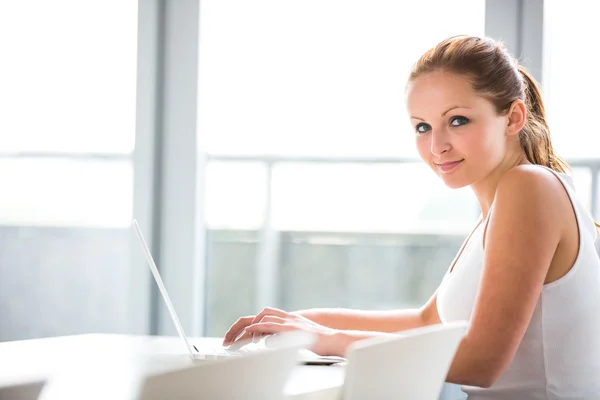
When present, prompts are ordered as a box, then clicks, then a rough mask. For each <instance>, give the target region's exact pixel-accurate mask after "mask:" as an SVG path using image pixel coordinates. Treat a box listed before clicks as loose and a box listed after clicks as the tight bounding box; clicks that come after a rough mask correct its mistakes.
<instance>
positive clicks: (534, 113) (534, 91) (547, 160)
mask: <svg viewBox="0 0 600 400" xmlns="http://www.w3.org/2000/svg"><path fill="white" fill-rule="evenodd" d="M517 68H518V70H519V72H520V73H521V76H522V77H523V85H524V87H525V105H526V106H527V114H528V115H527V122H526V123H525V126H524V127H523V130H522V131H521V132H520V134H519V140H520V142H521V147H522V148H523V151H524V152H525V155H526V156H527V159H528V160H529V161H530V162H531V163H533V164H538V165H543V166H545V167H548V168H550V169H553V170H554V171H556V172H562V173H566V172H567V170H569V169H570V168H569V164H567V162H566V161H565V160H563V159H562V158H561V157H560V156H558V155H557V154H556V153H555V152H554V148H553V147H552V141H551V139H550V128H549V127H548V122H547V121H546V109H545V107H544V102H543V100H542V94H541V91H540V88H539V85H538V84H537V82H536V81H535V79H534V78H533V77H532V76H531V75H530V74H529V72H527V70H526V69H525V67H523V66H522V65H519V66H518V67H517Z"/></svg>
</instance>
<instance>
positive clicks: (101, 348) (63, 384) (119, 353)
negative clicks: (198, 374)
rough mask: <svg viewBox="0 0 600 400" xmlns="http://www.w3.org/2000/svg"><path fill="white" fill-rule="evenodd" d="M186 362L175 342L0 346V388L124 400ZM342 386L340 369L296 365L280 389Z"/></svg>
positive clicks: (314, 398) (75, 340) (115, 338)
mask: <svg viewBox="0 0 600 400" xmlns="http://www.w3.org/2000/svg"><path fill="white" fill-rule="evenodd" d="M201 341H207V342H209V343H215V344H218V343H220V341H221V339H217V338H192V339H191V343H195V344H198V343H201ZM189 362H190V360H189V357H188V356H187V355H186V353H185V347H184V345H183V344H182V343H181V340H180V339H179V338H177V337H164V336H161V337H157V336H130V335H111V334H88V335H75V336H61V337H53V338H45V339H35V340H24V341H16V342H3V343H0V387H2V386H6V385H14V384H19V383H23V382H34V381H40V380H47V381H48V382H49V385H52V386H51V387H50V388H51V390H46V391H44V393H43V394H45V396H42V397H43V400H53V399H55V398H60V399H64V400H69V399H75V398H88V399H89V398H91V397H90V393H93V394H95V396H94V397H95V398H111V399H117V398H122V399H125V398H129V396H130V393H131V390H133V389H135V386H134V385H135V379H136V378H137V377H138V376H139V374H142V373H144V372H148V371H153V370H154V371H156V370H160V369H164V368H168V367H169V366H172V365H174V364H175V365H177V364H183V363H189ZM343 380H344V367H342V366H302V365H298V366H297V367H295V368H294V370H293V371H292V375H291V376H290V379H289V381H288V384H287V385H286V388H285V393H286V398H288V399H294V400H334V399H335V400H339V399H340V397H341V386H342V384H343ZM232 381H233V378H232ZM109 382H110V384H109ZM82 394H83V395H84V396H83V397H82Z"/></svg>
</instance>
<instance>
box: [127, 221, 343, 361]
mask: <svg viewBox="0 0 600 400" xmlns="http://www.w3.org/2000/svg"><path fill="white" fill-rule="evenodd" d="M133 228H134V230H135V232H136V234H137V236H138V238H139V240H140V244H141V246H142V250H143V252H144V255H145V256H146V260H147V261H148V266H149V267H150V270H151V271H152V275H153V276H154V280H155V281H156V284H157V285H158V289H159V290H160V294H161V295H162V298H163V300H164V301H165V304H166V305H167V309H168V310H169V314H170V315H171V319H172V320H173V323H174V324H175V329H176V330H177V334H178V335H179V337H180V338H181V340H182V341H183V343H184V344H185V347H186V349H187V351H188V352H189V354H190V357H191V358H192V359H193V360H215V359H220V358H223V357H231V356H240V355H241V354H242V353H244V352H249V351H260V350H261V349H265V348H266V345H265V340H264V339H263V340H261V341H260V342H259V343H252V342H250V343H247V344H244V345H243V346H241V347H240V346H236V347H235V349H234V348H232V347H228V348H225V347H223V346H210V345H208V344H207V343H203V344H202V345H200V344H198V345H197V346H196V345H194V344H190V342H189V341H188V339H187V337H186V336H185V333H184V332H183V327H182V326H181V323H180V322H179V318H178V317H177V313H176V312H175V308H174V307H173V303H171V298H170V297H169V293H168V292H167V288H166V287H165V285H164V283H163V280H162V278H161V276H160V273H159V272H158V268H157V267H156V263H155V262H154V258H153V257H152V254H151V253H150V249H149V248H148V245H147V244H146V239H144V235H143V234H142V231H141V230H140V227H139V225H138V223H137V221H136V220H135V219H134V220H133ZM298 360H299V362H300V363H301V364H309V365H331V364H336V363H340V362H344V361H346V359H345V358H342V357H334V356H319V355H318V354H316V353H313V352H312V351H309V350H306V349H303V350H300V353H299V355H298Z"/></svg>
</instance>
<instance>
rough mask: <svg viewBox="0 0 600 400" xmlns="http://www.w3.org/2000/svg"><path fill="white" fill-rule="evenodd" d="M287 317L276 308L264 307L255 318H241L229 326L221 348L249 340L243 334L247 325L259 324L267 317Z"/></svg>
mask: <svg viewBox="0 0 600 400" xmlns="http://www.w3.org/2000/svg"><path fill="white" fill-rule="evenodd" d="M288 315H289V313H287V312H285V311H283V310H280V309H278V308H273V307H265V308H264V309H263V310H262V311H261V312H260V313H258V314H257V315H256V316H247V317H242V318H240V319H238V320H237V321H236V322H235V323H234V324H233V325H231V328H229V330H228V331H227V333H226V334H225V337H224V338H223V346H229V345H231V344H232V343H233V342H238V341H240V340H246V339H249V338H250V337H251V335H247V334H246V332H244V328H246V327H247V326H249V325H253V324H256V323H259V322H261V321H262V320H263V319H264V318H265V317H267V316H268V317H278V318H281V319H284V318H286V317H287V316H288Z"/></svg>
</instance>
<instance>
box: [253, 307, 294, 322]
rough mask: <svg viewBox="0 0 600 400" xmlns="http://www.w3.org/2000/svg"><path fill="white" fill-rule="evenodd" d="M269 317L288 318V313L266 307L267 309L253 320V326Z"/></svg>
mask: <svg viewBox="0 0 600 400" xmlns="http://www.w3.org/2000/svg"><path fill="white" fill-rule="evenodd" d="M268 315H270V316H275V317H280V318H285V317H287V315H288V313H286V312H285V311H283V310H280V309H278V308H272V307H265V308H263V310H262V311H261V312H259V313H258V314H256V317H254V319H253V320H252V324H256V323H258V322H260V321H261V320H262V319H263V318H264V317H266V316H268Z"/></svg>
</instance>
